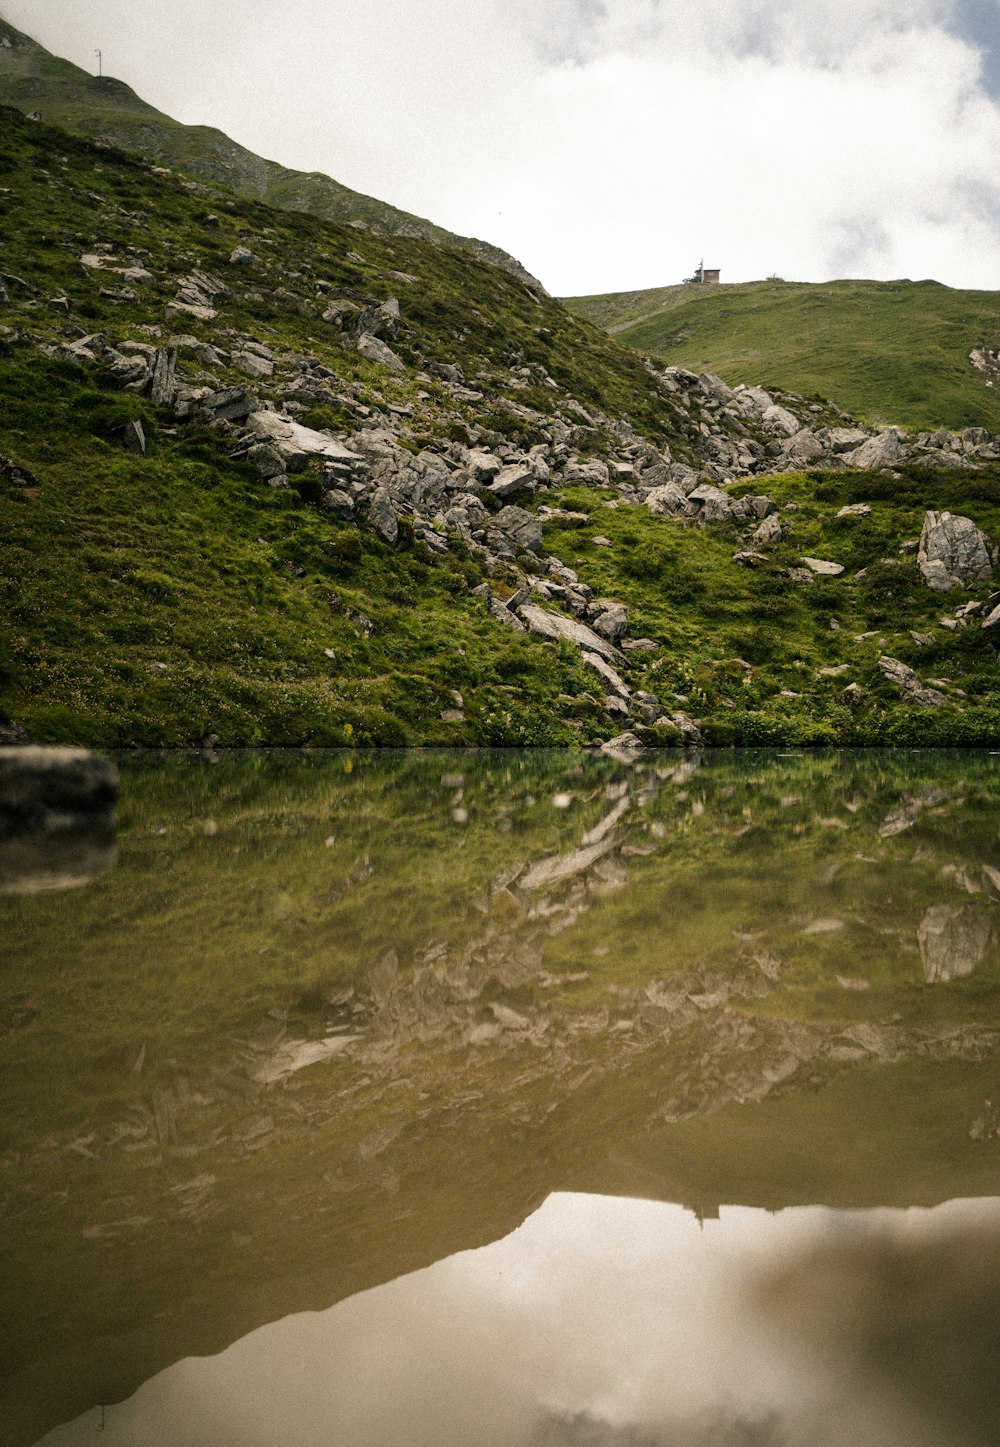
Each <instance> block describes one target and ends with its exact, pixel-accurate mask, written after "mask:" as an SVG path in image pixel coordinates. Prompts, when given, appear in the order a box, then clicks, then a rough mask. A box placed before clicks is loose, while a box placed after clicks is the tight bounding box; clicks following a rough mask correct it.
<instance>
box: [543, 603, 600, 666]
mask: <svg viewBox="0 0 1000 1447" xmlns="http://www.w3.org/2000/svg"><path fill="white" fill-rule="evenodd" d="M519 612H520V615H521V620H522V622H523V623H524V624H525V625H526V626H527V629H528V632H529V633H535V634H537V635H538V637H540V638H551V639H553V640H554V641H555V642H558V641H559V640H560V639H561V638H566V639H568V640H569V642H570V643H573V644H575V645H576V647H577V648H581V649H585V650H586V651H587V652H588V653H596V654H597V656H598V657H599V658H603V659H604V660H605V661H606V662H609V663H616V662H618V659H619V657H620V655H619V653H618V650H617V649H616V648H614V647H613V646H612V645H611V644H610V643H609V642H608V641H607V639H606V638H601V637H600V636H599V635H598V634H597V633H595V632H594V631H593V629H591V628H588V627H587V625H586V624H585V623H578V622H577V620H576V619H575V618H566V617H564V616H563V614H562V613H553V612H552V611H551V610H550V609H548V608H539V607H538V605H537V604H535V603H525V604H523V605H522V607H521V608H520V610H519Z"/></svg>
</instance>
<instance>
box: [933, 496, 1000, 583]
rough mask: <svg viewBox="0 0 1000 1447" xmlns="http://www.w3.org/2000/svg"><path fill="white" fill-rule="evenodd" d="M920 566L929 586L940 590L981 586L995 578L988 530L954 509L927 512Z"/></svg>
mask: <svg viewBox="0 0 1000 1447" xmlns="http://www.w3.org/2000/svg"><path fill="white" fill-rule="evenodd" d="M917 565H918V566H919V568H920V571H921V573H922V574H923V577H924V581H925V582H926V583H927V585H928V587H930V588H933V589H934V591H935V592H937V593H945V592H947V591H948V590H949V589H951V588H977V587H980V586H981V585H982V584H984V583H988V582H989V581H990V579H991V578H992V577H993V560H992V557H991V556H990V546H989V542H988V540H987V538H986V535H985V533H983V532H981V531H980V529H979V528H978V527H976V524H975V523H974V522H973V521H972V519H971V518H967V517H960V516H957V515H955V514H953V513H950V512H940V513H939V512H934V511H931V510H929V511H928V512H927V513H926V514H925V516H924V526H923V530H922V532H921V534H920V547H919V550H918V553H917Z"/></svg>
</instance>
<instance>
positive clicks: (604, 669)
mask: <svg viewBox="0 0 1000 1447" xmlns="http://www.w3.org/2000/svg"><path fill="white" fill-rule="evenodd" d="M581 657H582V659H583V662H584V663H585V664H586V665H587V667H588V668H593V669H594V671H595V672H596V673H599V674H600V675H601V677H602V678H603V680H604V682H605V683H606V684H607V686H608V688H609V689H610V690H611V692H612V694H614V696H615V697H616V698H620V699H621V701H622V702H623V703H624V704H625V705H628V703H629V700H630V699H631V697H632V690H631V689H630V688H629V686H628V684H627V683H625V682H624V680H623V679H621V678H620V677H619V676H618V674H617V673H616V672H615V670H614V669H613V668H612V667H611V664H610V663H608V661H607V659H605V658H602V657H601V656H600V654H599V653H590V652H588V650H587V649H586V648H585V649H584V650H583V652H582V654H581Z"/></svg>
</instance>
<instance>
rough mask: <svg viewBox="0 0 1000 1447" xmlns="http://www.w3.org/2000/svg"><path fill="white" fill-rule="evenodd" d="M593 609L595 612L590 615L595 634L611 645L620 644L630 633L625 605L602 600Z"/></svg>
mask: <svg viewBox="0 0 1000 1447" xmlns="http://www.w3.org/2000/svg"><path fill="white" fill-rule="evenodd" d="M591 608H592V609H593V610H594V611H593V612H591V614H590V623H591V626H592V627H593V629H594V632H595V633H599V634H600V635H601V637H602V638H606V639H607V640H608V642H609V643H620V642H621V641H622V639H623V638H624V637H625V634H626V633H627V632H628V609H627V608H626V607H625V605H624V604H623V603H612V602H610V601H609V600H608V599H606V598H602V599H599V600H598V602H597V603H595V604H592V605H591ZM588 611H589V610H588Z"/></svg>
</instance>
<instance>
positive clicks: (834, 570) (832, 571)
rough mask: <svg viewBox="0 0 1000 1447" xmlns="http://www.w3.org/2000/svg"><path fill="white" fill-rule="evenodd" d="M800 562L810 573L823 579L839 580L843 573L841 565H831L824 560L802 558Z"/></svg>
mask: <svg viewBox="0 0 1000 1447" xmlns="http://www.w3.org/2000/svg"><path fill="white" fill-rule="evenodd" d="M802 561H803V563H804V564H805V566H806V567H807V568H808V569H809V571H810V572H811V573H817V574H819V576H820V577H823V578H839V577H840V575H841V573H842V572H843V571H844V565H843V563H831V562H828V561H827V560H826V558H803V559H802Z"/></svg>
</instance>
